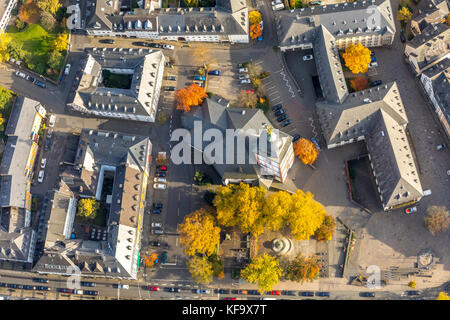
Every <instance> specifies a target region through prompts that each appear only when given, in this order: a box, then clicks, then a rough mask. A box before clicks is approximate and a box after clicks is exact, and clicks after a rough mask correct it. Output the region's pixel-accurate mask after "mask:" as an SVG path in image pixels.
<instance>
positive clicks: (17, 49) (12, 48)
mask: <svg viewBox="0 0 450 320" xmlns="http://www.w3.org/2000/svg"><path fill="white" fill-rule="evenodd" d="M7 47H8V53H9V57H10V58H13V59H16V60H17V59H23V57H24V56H25V51H24V50H23V43H22V42H19V41H11V42H9V43H8V46H7Z"/></svg>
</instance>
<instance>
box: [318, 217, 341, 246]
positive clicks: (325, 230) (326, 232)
mask: <svg viewBox="0 0 450 320" xmlns="http://www.w3.org/2000/svg"><path fill="white" fill-rule="evenodd" d="M335 231H336V219H335V218H334V217H333V216H329V215H326V216H325V218H324V220H323V222H322V225H321V226H320V227H319V229H317V230H316V232H315V233H314V237H316V239H317V240H319V241H324V240H326V241H328V240H331V238H332V237H333V235H334V232H335Z"/></svg>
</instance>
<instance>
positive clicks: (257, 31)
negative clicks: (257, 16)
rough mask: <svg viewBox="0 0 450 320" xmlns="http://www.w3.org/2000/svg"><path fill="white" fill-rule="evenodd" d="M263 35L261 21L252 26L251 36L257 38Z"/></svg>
mask: <svg viewBox="0 0 450 320" xmlns="http://www.w3.org/2000/svg"><path fill="white" fill-rule="evenodd" d="M260 36H262V29H261V25H260V24H259V23H257V24H252V25H251V26H250V38H252V39H256V38H258V37H260Z"/></svg>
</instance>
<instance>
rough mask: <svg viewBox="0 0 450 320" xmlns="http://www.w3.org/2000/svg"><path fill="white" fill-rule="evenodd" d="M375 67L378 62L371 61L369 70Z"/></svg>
mask: <svg viewBox="0 0 450 320" xmlns="http://www.w3.org/2000/svg"><path fill="white" fill-rule="evenodd" d="M375 67H378V62H376V61H372V62H371V63H370V64H369V68H375Z"/></svg>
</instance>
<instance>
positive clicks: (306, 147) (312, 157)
mask: <svg viewBox="0 0 450 320" xmlns="http://www.w3.org/2000/svg"><path fill="white" fill-rule="evenodd" d="M294 154H295V155H296V156H297V157H298V158H299V159H300V160H302V162H303V163H304V164H313V163H314V161H316V159H317V156H318V155H319V151H318V150H317V147H316V145H315V144H314V143H313V142H312V141H311V140H308V139H305V138H301V139H300V140H298V141H297V142H296V143H294Z"/></svg>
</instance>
